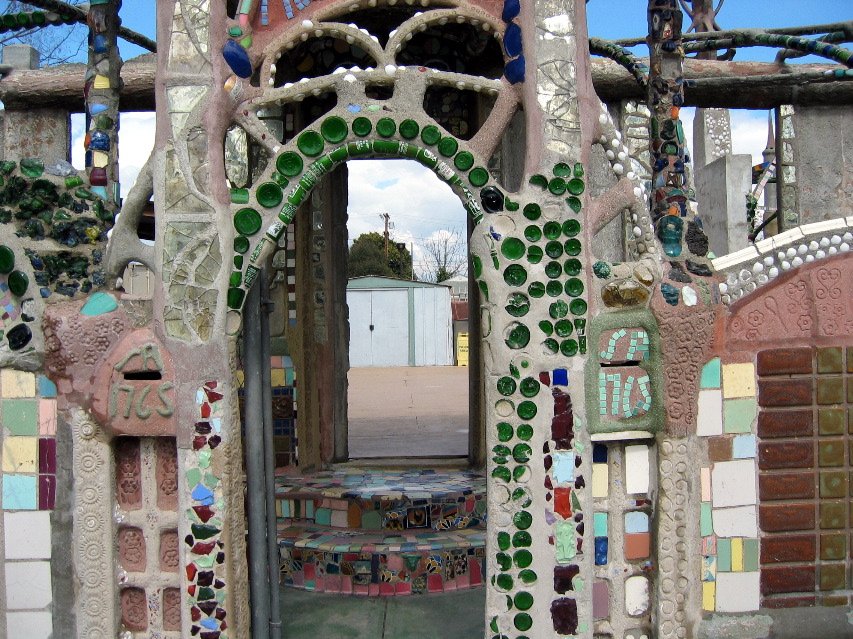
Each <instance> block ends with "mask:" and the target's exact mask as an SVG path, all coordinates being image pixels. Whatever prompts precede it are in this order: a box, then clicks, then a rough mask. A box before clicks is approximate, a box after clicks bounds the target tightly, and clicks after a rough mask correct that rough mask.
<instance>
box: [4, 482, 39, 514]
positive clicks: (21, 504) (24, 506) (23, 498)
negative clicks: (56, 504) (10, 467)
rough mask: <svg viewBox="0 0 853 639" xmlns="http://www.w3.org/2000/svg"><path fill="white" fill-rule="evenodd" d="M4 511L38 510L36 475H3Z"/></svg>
mask: <svg viewBox="0 0 853 639" xmlns="http://www.w3.org/2000/svg"><path fill="white" fill-rule="evenodd" d="M2 507H3V509H4V510H35V509H36V477H35V476H34V475H16V474H4V475H3V504H2Z"/></svg>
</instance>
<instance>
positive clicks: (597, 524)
mask: <svg viewBox="0 0 853 639" xmlns="http://www.w3.org/2000/svg"><path fill="white" fill-rule="evenodd" d="M593 530H594V531H595V533H594V534H595V536H596V537H606V536H607V513H595V514H594V515H593Z"/></svg>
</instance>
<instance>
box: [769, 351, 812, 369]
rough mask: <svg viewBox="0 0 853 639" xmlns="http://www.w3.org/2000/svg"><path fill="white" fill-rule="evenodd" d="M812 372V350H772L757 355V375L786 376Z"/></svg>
mask: <svg viewBox="0 0 853 639" xmlns="http://www.w3.org/2000/svg"><path fill="white" fill-rule="evenodd" d="M811 372H812V349H810V348H773V349H770V350H766V351H761V352H760V353H758V374H759V375H788V374H791V373H811Z"/></svg>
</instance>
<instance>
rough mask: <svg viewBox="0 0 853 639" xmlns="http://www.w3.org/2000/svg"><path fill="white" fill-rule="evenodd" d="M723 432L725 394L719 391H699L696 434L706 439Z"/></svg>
mask: <svg viewBox="0 0 853 639" xmlns="http://www.w3.org/2000/svg"><path fill="white" fill-rule="evenodd" d="M722 432H723V393H722V391H719V390H700V391H699V413H698V421H697V424H696V434H697V435H702V436H705V437H708V436H712V435H720V434H722Z"/></svg>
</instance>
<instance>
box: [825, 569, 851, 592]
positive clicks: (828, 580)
mask: <svg viewBox="0 0 853 639" xmlns="http://www.w3.org/2000/svg"><path fill="white" fill-rule="evenodd" d="M846 572H847V566H845V565H844V564H821V566H820V589H821V590H841V589H843V588H844V587H845V585H846V584H845V581H846V580H845V574H846Z"/></svg>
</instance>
